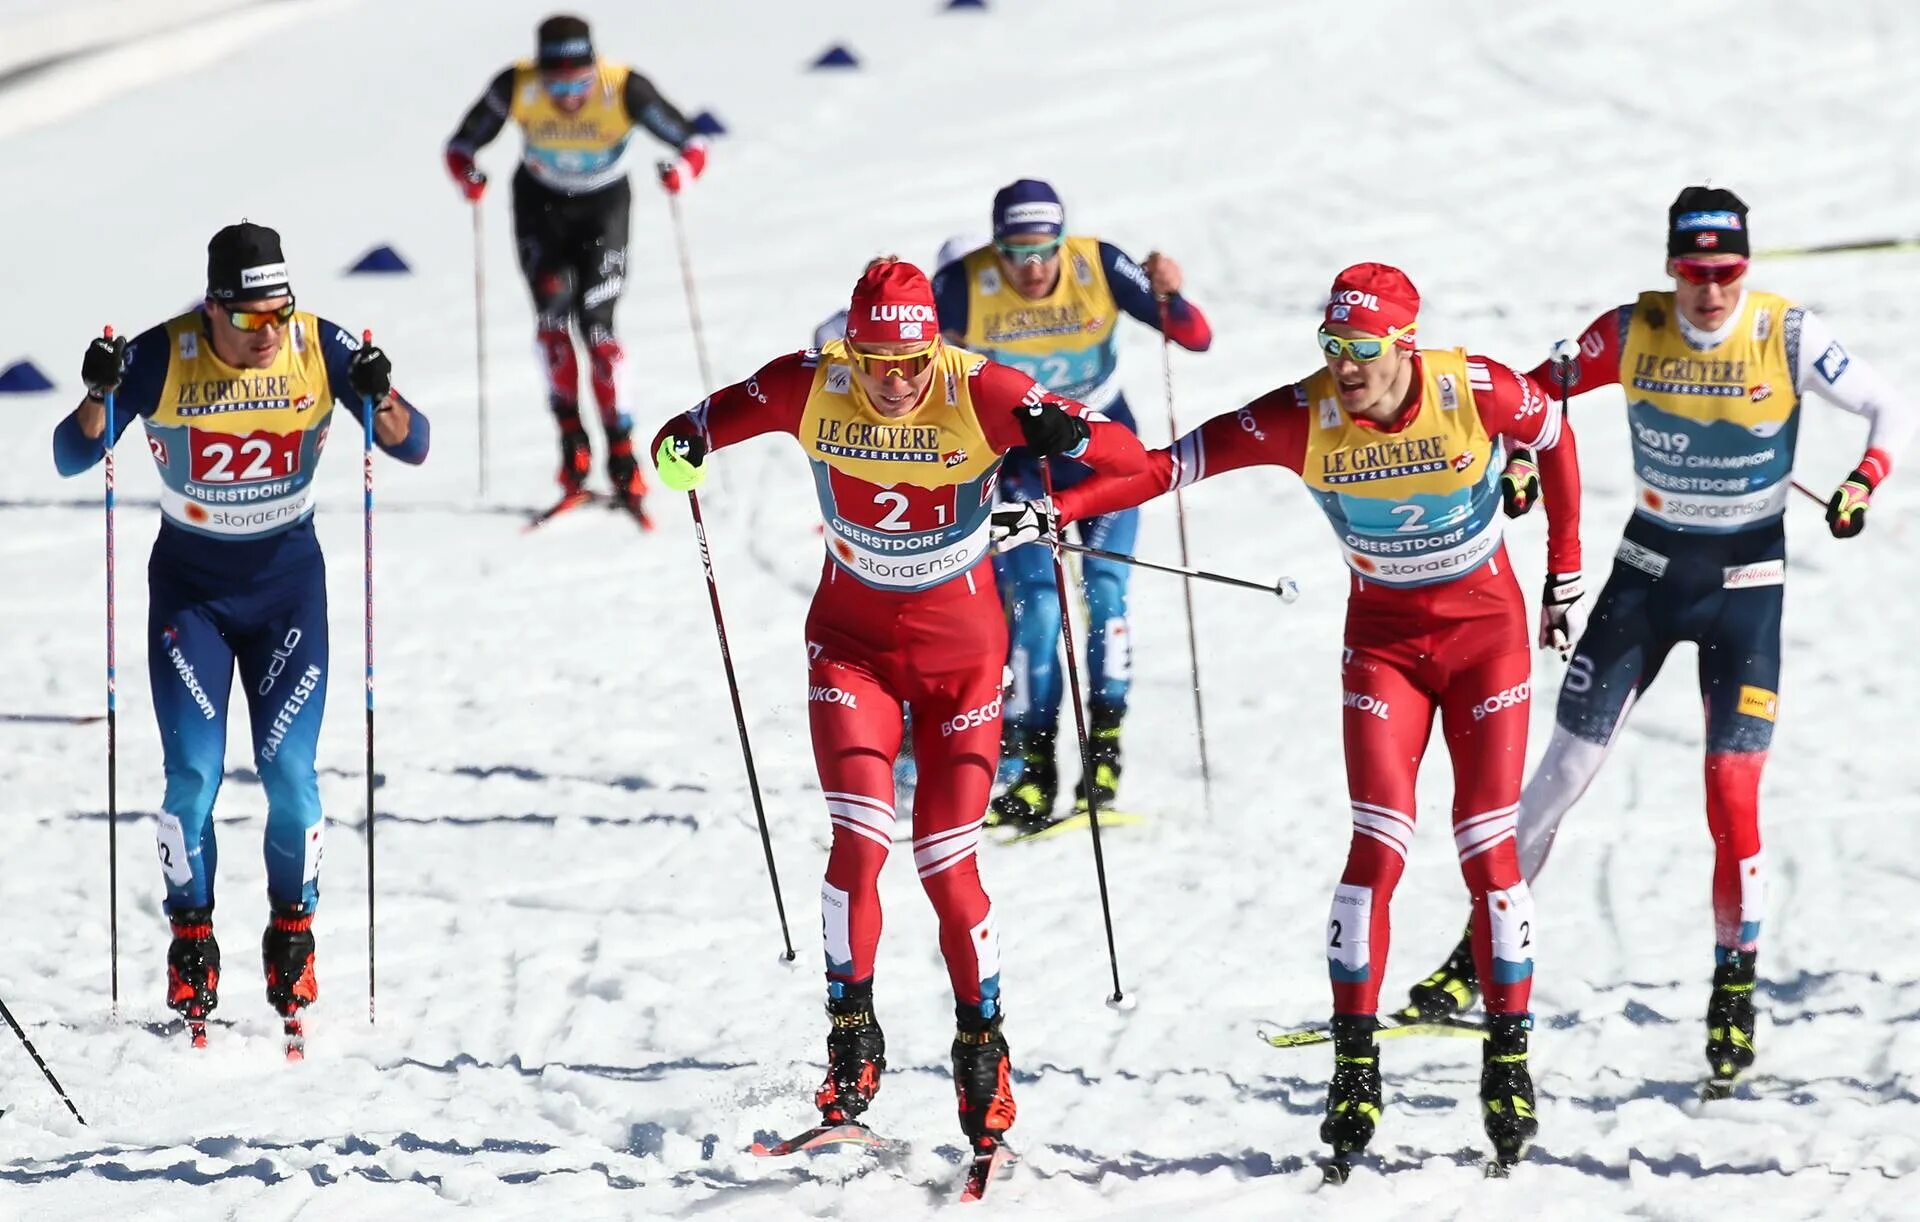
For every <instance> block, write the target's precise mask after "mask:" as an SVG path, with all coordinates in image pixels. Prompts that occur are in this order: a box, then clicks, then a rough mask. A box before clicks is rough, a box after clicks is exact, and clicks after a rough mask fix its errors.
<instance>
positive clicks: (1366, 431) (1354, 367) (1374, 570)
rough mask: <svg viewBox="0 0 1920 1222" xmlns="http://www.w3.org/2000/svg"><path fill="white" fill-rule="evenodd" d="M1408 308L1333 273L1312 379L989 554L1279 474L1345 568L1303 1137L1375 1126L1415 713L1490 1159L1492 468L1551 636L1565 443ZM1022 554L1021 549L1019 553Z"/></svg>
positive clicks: (1565, 531) (1506, 747)
mask: <svg viewBox="0 0 1920 1222" xmlns="http://www.w3.org/2000/svg"><path fill="white" fill-rule="evenodd" d="M1419 306H1420V297H1419V294H1418V293H1417V292H1416V291H1415V290H1414V287H1413V284H1412V283H1411V282H1410V281H1409V280H1408V279H1407V277H1406V276H1405V275H1404V274H1402V273H1401V272H1400V271H1399V270H1398V269H1396V268H1392V267H1387V266H1384V265H1382V264H1378V263H1362V264H1359V265H1357V266H1354V267H1350V268H1348V269H1346V270H1345V271H1343V272H1341V273H1340V275H1339V276H1338V277H1337V278H1336V279H1335V280H1334V282H1333V291H1332V294H1331V296H1330V298H1329V300H1328V304H1327V307H1326V316H1325V320H1324V322H1323V324H1322V326H1321V329H1320V336H1319V338H1320V346H1321V348H1322V350H1323V351H1324V352H1325V354H1326V368H1325V369H1323V370H1319V371H1317V372H1315V373H1313V374H1312V375H1310V376H1308V377H1306V378H1303V379H1302V380H1300V381H1299V382H1296V383H1293V384H1291V385H1288V386H1283V387H1281V388H1280V389H1278V390H1274V391H1270V392H1268V393H1267V394H1265V395H1263V396H1261V397H1260V398H1258V399H1256V400H1254V401H1253V402H1251V403H1249V404H1247V405H1246V406H1245V407H1242V408H1240V409H1239V410H1238V411H1235V412H1229V413H1226V414H1224V415H1220V416H1216V417H1214V418H1213V419H1212V420H1209V421H1207V422H1206V423H1205V424H1203V425H1201V426H1200V427H1199V428H1198V429H1196V430H1194V431H1193V432H1191V433H1188V434H1187V435H1186V436H1185V437H1183V438H1181V439H1180V440H1179V442H1177V443H1176V444H1175V445H1174V446H1173V447H1171V448H1170V449H1167V450H1155V451H1152V452H1151V453H1150V454H1149V455H1148V458H1149V460H1150V461H1151V462H1152V463H1153V468H1152V470H1151V472H1150V473H1149V474H1147V475H1145V476H1141V477H1136V478H1131V479H1112V478H1106V477H1100V478H1096V479H1093V480H1091V481H1089V482H1087V483H1084V484H1082V485H1080V486H1079V487H1077V488H1074V489H1071V490H1069V491H1067V492H1064V493H1061V494H1059V495H1057V496H1056V497H1054V498H1053V500H1052V512H1051V516H1052V521H1051V522H1050V521H1049V518H1050V514H1049V509H1048V504H1047V502H1046V501H1044V500H1042V501H1030V502H1028V503H1026V504H1024V505H1021V506H1017V507H1014V508H1011V509H1006V510H1002V511H1000V512H998V513H996V514H995V515H994V519H995V522H994V530H995V534H996V536H997V537H1000V538H1002V539H1003V541H1004V543H1006V544H1017V543H1020V542H1026V541H1029V540H1032V539H1036V538H1040V537H1044V536H1045V535H1046V534H1047V533H1049V531H1051V530H1053V529H1057V524H1064V523H1068V522H1074V521H1080V520H1084V519H1085V518H1087V517H1089V516H1092V515H1095V514H1102V513H1112V512H1114V511H1115V510H1118V509H1122V508H1125V507H1127V506H1130V505H1138V504H1140V503H1141V502H1142V501H1145V500H1148V499H1149V498H1151V497H1154V496H1158V495H1159V494H1161V493H1163V492H1166V491H1169V490H1170V489H1173V488H1177V487H1184V486H1185V485H1187V484H1191V483H1193V482H1194V481H1195V480H1201V479H1206V478H1209V477H1211V476H1215V475H1219V474H1221V473H1223V472H1226V471H1233V470H1237V469H1239V468H1241V467H1247V466H1254V465H1258V464H1265V465H1270V466H1280V467H1286V468H1287V469H1289V470H1292V471H1296V472H1299V473H1300V476H1301V479H1302V480H1303V481H1304V482H1305V483H1306V484H1307V486H1308V488H1309V489H1311V490H1312V492H1313V495H1314V497H1315V499H1316V500H1318V501H1319V503H1320V508H1321V509H1322V510H1323V511H1324V512H1325V513H1326V515H1327V518H1328V520H1329V521H1330V522H1332V524H1333V527H1334V530H1335V533H1336V534H1337V535H1338V536H1339V538H1340V541H1341V544H1342V547H1343V548H1344V550H1345V552H1346V556H1347V564H1348V565H1349V567H1350V568H1351V569H1352V579H1351V580H1352V592H1351V595H1350V597H1349V599H1348V603H1347V626H1346V650H1345V655H1346V660H1345V664H1344V668H1343V673H1344V679H1345V684H1344V686H1345V689H1346V691H1345V694H1344V697H1343V703H1344V706H1345V707H1344V710H1343V714H1342V720H1343V726H1342V728H1343V733H1344V738H1345V745H1346V762H1347V787H1348V790H1349V792H1350V795H1351V797H1352V806H1353V841H1352V844H1351V847H1350V849H1349V851H1348V856H1347V865H1346V870H1345V872H1344V873H1343V874H1342V875H1341V878H1340V885H1339V886H1338V887H1337V888H1336V889H1335V891H1334V897H1333V911H1332V916H1331V918H1330V919H1329V921H1328V922H1327V943H1326V946H1327V965H1328V970H1329V972H1330V973H1331V975H1332V979H1333V1010H1334V1017H1333V1032H1334V1051H1335V1070H1334V1075H1333V1082H1332V1085H1331V1087H1330V1089H1329V1091H1328V1095H1327V1116H1326V1120H1325V1122H1324V1123H1323V1124H1322V1125H1321V1128H1320V1134H1321V1137H1322V1139H1323V1140H1325V1141H1327V1142H1330V1143H1331V1144H1332V1145H1333V1147H1334V1154H1335V1159H1336V1163H1337V1164H1339V1165H1340V1166H1344V1164H1345V1160H1346V1158H1347V1157H1349V1156H1350V1155H1351V1154H1352V1153H1353V1152H1354V1151H1357V1150H1359V1149H1360V1148H1362V1147H1364V1146H1365V1145H1366V1144H1367V1142H1368V1141H1369V1140H1370V1139H1371V1138H1372V1136H1373V1131H1374V1126H1375V1124H1376V1122H1377V1121H1378V1119H1379V1115H1380V1106H1381V1100H1380V1068H1379V1050H1378V1048H1377V1046H1376V1044H1375V1040H1374V1032H1375V1030H1376V1022H1375V1013H1376V1010H1377V1008H1378V1004H1379V996H1380V982H1381V979H1382V976H1383V975H1384V973H1385V971H1386V963H1387V938H1388V933H1389V925H1388V904H1389V901H1390V900H1391V898H1392V895H1393V889H1394V887H1395V885H1396V884H1397V883H1398V882H1399V880H1400V875H1401V871H1402V870H1403V868H1404V867H1405V865H1406V855H1407V847H1408V845H1409V844H1410V843H1411V841H1412V838H1413V820H1414V809H1415V806H1414V779H1415V776H1416V774H1417V773H1418V772H1419V768H1420V759H1421V756H1422V754H1423V753H1424V752H1425V750H1426V746H1427V738H1428V735H1429V733H1430V732H1431V729H1432V726H1433V718H1434V714H1435V713H1436V712H1438V714H1439V715H1440V721H1441V728H1442V733H1443V734H1444V736H1445V738H1446V742H1447V749H1448V752H1449V753H1450V754H1451V755H1452V757H1453V772H1454V799H1453V835H1454V845H1455V847H1456V848H1457V849H1458V850H1459V856H1460V868H1461V872H1462V873H1463V874H1464V875H1465V877H1466V881H1467V889H1468V891H1469V893H1470V894H1471V895H1472V897H1473V934H1472V939H1473V954H1474V958H1475V959H1476V960H1477V961H1478V962H1479V963H1480V965H1481V969H1482V973H1483V978H1486V979H1491V980H1493V981H1495V982H1496V983H1495V984H1494V986H1493V988H1492V990H1491V992H1490V994H1489V996H1488V1010H1489V1011H1490V1013H1491V1018H1490V1022H1489V1024H1488V1025H1489V1028H1490V1036H1491V1038H1490V1039H1489V1040H1488V1041H1487V1044H1486V1056H1485V1061H1484V1064H1483V1067H1482V1070H1481V1079H1480V1094H1481V1099H1482V1101H1483V1104H1484V1109H1485V1116H1484V1118H1485V1122H1486V1128H1487V1134H1488V1136H1489V1137H1490V1138H1491V1139H1492V1141H1493V1143H1494V1146H1495V1148H1496V1151H1497V1153H1498V1154H1499V1156H1500V1157H1501V1160H1502V1161H1503V1162H1505V1161H1511V1160H1512V1159H1514V1158H1517V1157H1518V1156H1519V1154H1520V1151H1521V1150H1522V1149H1523V1148H1524V1145H1525V1143H1526V1142H1527V1141H1528V1140H1529V1139H1531V1137H1532V1136H1533V1134H1534V1132H1535V1129H1536V1127H1537V1126H1536V1124H1535V1120H1534V1116H1533V1087H1532V1080H1531V1077H1530V1075H1529V1073H1528V1071H1527V1031H1528V1028H1529V1027H1530V1026H1531V1016H1530V1015H1529V1013H1528V1010H1527V1002H1528V997H1529V994H1530V991H1531V988H1532V983H1533V949H1532V948H1533V937H1534V924H1533V901H1532V899H1531V898H1530V897H1529V895H1528V893H1527V885H1526V883H1525V882H1524V881H1523V880H1522V879H1521V877H1520V870H1519V866H1518V863H1517V862H1516V860H1515V857H1514V843H1513V823H1514V809H1515V805H1516V804H1517V802H1518V801H1519V797H1520V772H1521V765H1522V762H1523V760H1524V757H1525V754H1526V742H1527V699H1528V693H1529V691H1530V688H1529V686H1528V676H1529V672H1530V666H1531V659H1530V656H1529V652H1528V642H1527V635H1528V634H1527V630H1526V606H1525V603H1524V601H1523V600H1522V599H1521V596H1520V589H1519V586H1518V585H1516V584H1515V582H1514V578H1513V571H1512V567H1511V565H1510V564H1509V563H1508V561H1507V556H1506V550H1505V546H1504V545H1503V544H1502V542H1501V529H1500V527H1501V513H1500V510H1501V507H1502V498H1503V496H1504V495H1505V490H1504V489H1503V487H1502V484H1501V467H1502V464H1501V458H1502V455H1503V452H1504V447H1505V446H1506V445H1508V444H1513V445H1525V446H1532V447H1536V448H1538V449H1539V450H1540V451H1541V470H1540V475H1541V478H1542V479H1543V481H1544V484H1545V492H1544V495H1545V497H1546V501H1547V507H1548V513H1549V523H1548V546H1547V550H1548V562H1549V570H1550V573H1551V574H1552V575H1551V576H1549V577H1548V579H1547V586H1546V594H1545V598H1544V600H1543V602H1544V605H1543V608H1542V615H1541V635H1542V638H1543V643H1544V642H1545V641H1546V640H1548V639H1551V640H1553V641H1555V642H1558V641H1559V640H1560V639H1561V638H1562V637H1563V636H1564V635H1565V634H1566V633H1567V632H1568V631H1569V628H1568V623H1567V614H1568V610H1569V608H1570V607H1571V606H1572V603H1573V592H1574V591H1577V590H1578V588H1579V572H1580V535H1579V521H1580V515H1579V506H1580V484H1579V470H1578V466H1577V460H1576V458H1575V454H1574V447H1573V435H1572V433H1571V432H1568V431H1566V430H1564V428H1563V425H1562V421H1561V414H1560V408H1559V405H1558V404H1557V403H1555V402H1553V401H1551V400H1549V399H1548V398H1547V397H1545V396H1544V395H1543V394H1542V393H1541V391H1540V388H1539V387H1538V386H1537V385H1535V383H1534V382H1532V381H1531V380H1529V379H1528V378H1526V377H1523V376H1522V375H1520V374H1518V373H1515V372H1514V371H1513V370H1511V369H1508V368H1506V367H1505V366H1503V365H1500V364H1497V363H1496V362H1494V361H1490V360H1488V359H1486V358H1485V357H1480V356H1469V355H1468V354H1467V353H1466V352H1464V351H1462V350H1460V349H1447V350H1438V349H1420V350H1416V349H1415V347H1414V327H1415V323H1416V319H1417V316H1418V312H1419ZM1030 550H1031V549H1030Z"/></svg>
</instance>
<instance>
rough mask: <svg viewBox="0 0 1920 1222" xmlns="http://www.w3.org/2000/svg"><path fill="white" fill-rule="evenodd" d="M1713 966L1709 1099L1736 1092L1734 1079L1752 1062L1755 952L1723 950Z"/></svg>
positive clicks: (1708, 1005)
mask: <svg viewBox="0 0 1920 1222" xmlns="http://www.w3.org/2000/svg"><path fill="white" fill-rule="evenodd" d="M1720 956H1721V959H1720V962H1719V963H1716V964H1715V965H1714V968H1713V996H1712V997H1711V998H1709V999H1708V1001H1707V1066H1708V1068H1709V1069H1711V1070H1712V1077H1711V1078H1710V1079H1709V1080H1708V1082H1707V1089H1706V1091H1705V1092H1704V1093H1705V1097H1706V1098H1708V1099H1724V1098H1726V1097H1727V1096H1728V1095H1731V1094H1732V1093H1733V1080H1734V1079H1735V1078H1737V1077H1739V1076H1740V1075H1741V1074H1742V1073H1744V1072H1745V1071H1746V1070H1747V1069H1748V1068H1749V1067H1751V1066H1752V1065H1753V1057H1754V1047H1753V1028H1754V1013H1753V982H1754V970H1755V968H1754V961H1753V960H1754V954H1753V952H1752V951H1742V950H1726V949H1724V948H1723V949H1721V951H1720Z"/></svg>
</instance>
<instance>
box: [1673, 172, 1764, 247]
mask: <svg viewBox="0 0 1920 1222" xmlns="http://www.w3.org/2000/svg"><path fill="white" fill-rule="evenodd" d="M1752 253H1753V252H1752V250H1751V249H1750V248H1749V247H1748V245H1747V205H1746V204H1745V203H1744V202H1743V201H1742V200H1741V199H1740V197H1739V196H1738V195H1735V194H1734V193H1733V192H1731V191H1729V190H1727V189H1726V188H1725V187H1688V188H1686V189H1685V190H1683V191H1681V192H1680V194H1679V195H1678V196H1676V197H1675V198H1674V201H1673V204H1672V206H1671V207H1669V208H1668V209H1667V254H1668V255H1669V256H1673V255H1747V254H1752Z"/></svg>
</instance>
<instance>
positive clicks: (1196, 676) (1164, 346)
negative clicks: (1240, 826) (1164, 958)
mask: <svg viewBox="0 0 1920 1222" xmlns="http://www.w3.org/2000/svg"><path fill="white" fill-rule="evenodd" d="M1167 325H1168V318H1167V299H1166V298H1165V297H1162V298H1160V375H1161V381H1162V382H1164V383H1165V385H1166V391H1167V444H1168V445H1173V444H1175V443H1177V442H1178V441H1179V440H1180V426H1179V424H1178V423H1177V422H1176V421H1175V418H1174V412H1173V337H1171V336H1169V335H1168V334H1167ZM1173 514H1174V518H1175V520H1176V521H1177V522H1178V523H1179V527H1180V564H1181V567H1183V568H1184V567H1186V566H1188V565H1190V564H1192V563H1193V561H1192V560H1191V558H1190V557H1189V556H1188V554H1187V500H1186V497H1185V496H1183V495H1182V494H1181V491H1180V488H1179V486H1178V485H1175V487H1174V489H1173ZM1180 596H1181V597H1182V598H1183V599H1185V600H1186V604H1187V660H1188V661H1189V662H1190V663H1191V664H1192V667H1193V724H1194V729H1195V730H1196V731H1197V732H1198V734H1199V736H1200V792H1201V794H1202V796H1203V797H1204V799H1205V801H1206V804H1207V812H1208V813H1209V814H1211V813H1212V812H1213V764H1212V761H1211V760H1209V759H1208V757H1207V710H1206V706H1205V703H1204V702H1203V701H1202V700H1201V698H1200V632H1199V629H1198V628H1197V627H1196V626H1195V624H1194V618H1193V581H1192V579H1190V578H1189V579H1188V580H1186V581H1182V582H1181V583H1180Z"/></svg>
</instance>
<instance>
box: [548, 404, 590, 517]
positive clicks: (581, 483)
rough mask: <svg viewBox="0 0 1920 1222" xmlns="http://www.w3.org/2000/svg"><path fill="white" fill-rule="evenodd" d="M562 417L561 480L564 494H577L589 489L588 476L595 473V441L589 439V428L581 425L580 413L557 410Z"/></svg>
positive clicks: (557, 414) (561, 489) (561, 491)
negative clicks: (569, 417) (570, 415)
mask: <svg viewBox="0 0 1920 1222" xmlns="http://www.w3.org/2000/svg"><path fill="white" fill-rule="evenodd" d="M554 414H555V415H556V416H558V417H559V418H560V473H559V475H558V476H557V477H556V478H557V479H559V481H560V494H561V495H562V496H576V495H578V494H580V493H583V492H585V491H586V489H587V476H588V475H590V474H592V473H593V443H592V442H591V441H589V440H587V430H586V429H584V428H582V427H581V425H580V417H579V415H578V413H577V412H576V413H573V414H572V419H568V417H567V414H566V413H563V412H560V411H559V410H557V409H556V410H555V412H554Z"/></svg>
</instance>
